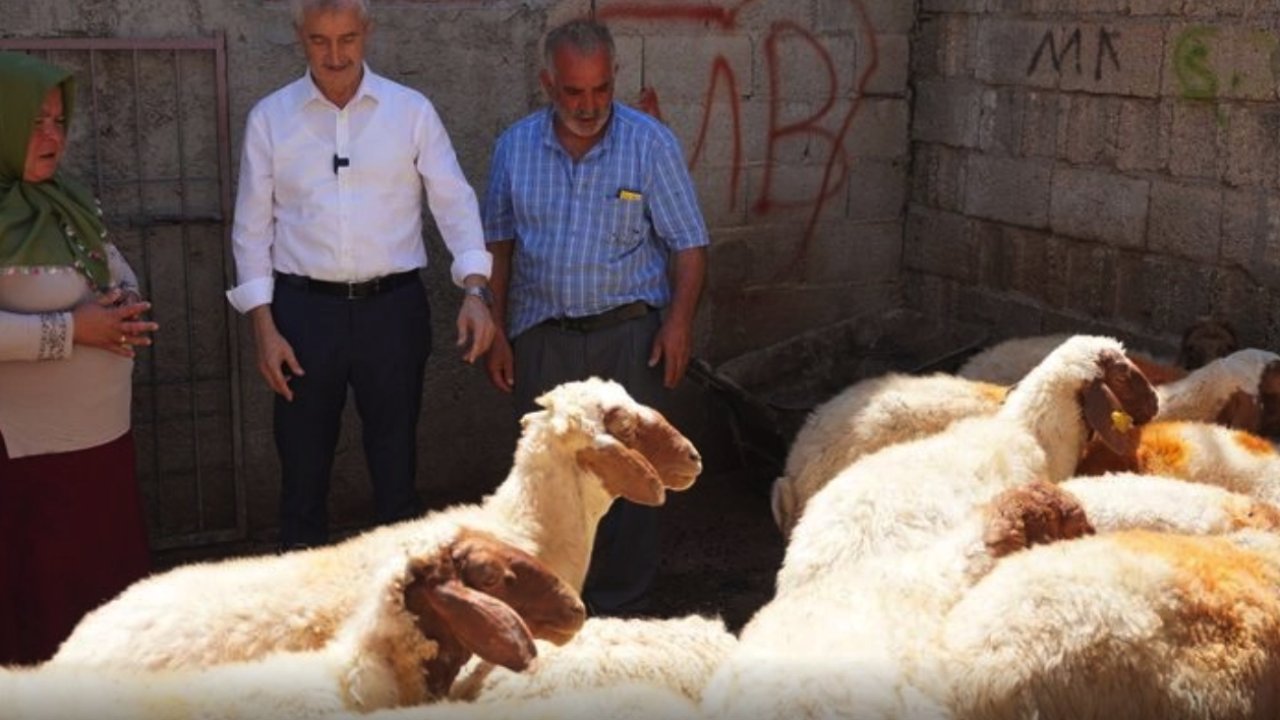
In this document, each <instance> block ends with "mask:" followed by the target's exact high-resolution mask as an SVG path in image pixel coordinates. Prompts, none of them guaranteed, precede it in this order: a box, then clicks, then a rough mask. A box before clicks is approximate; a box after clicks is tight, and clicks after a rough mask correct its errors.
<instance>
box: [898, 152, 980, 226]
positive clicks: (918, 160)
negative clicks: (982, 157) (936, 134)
mask: <svg viewBox="0 0 1280 720" xmlns="http://www.w3.org/2000/svg"><path fill="white" fill-rule="evenodd" d="M915 147H916V152H915V159H914V161H913V165H912V168H911V198H912V201H913V202H915V203H920V204H922V205H926V206H929V207H934V208H938V209H939V210H950V211H952V212H960V211H962V210H963V209H964V178H965V168H966V167H967V166H968V152H967V151H964V150H958V149H956V148H951V147H947V146H946V145H934V144H929V143H916V146H915Z"/></svg>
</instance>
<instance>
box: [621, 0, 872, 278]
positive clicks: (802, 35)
mask: <svg viewBox="0 0 1280 720" xmlns="http://www.w3.org/2000/svg"><path fill="white" fill-rule="evenodd" d="M764 1H765V0H740V2H738V3H736V4H733V5H730V6H727V7H718V6H710V5H705V4H699V5H693V4H687V3H682V2H667V3H662V2H660V3H651V2H643V3H641V2H618V3H610V4H608V5H605V6H604V7H601V8H599V9H598V10H597V12H596V16H597V17H598V18H599V19H601V20H604V21H608V20H613V19H619V20H633V21H634V20H640V21H650V22H654V23H689V24H701V25H712V26H716V27H719V28H721V29H724V30H731V31H732V30H737V29H739V28H738V16H739V14H740V13H741V12H742V10H743V9H744V8H746V7H747V6H749V5H752V4H756V3H758V2H764ZM848 1H849V4H850V6H851V8H852V9H853V11H854V13H855V14H856V17H857V18H858V20H859V25H860V26H861V31H862V35H863V37H862V40H863V42H865V43H866V46H867V48H868V50H869V52H868V57H867V64H866V66H865V67H863V68H861V71H860V73H859V75H858V78H857V83H856V85H855V90H854V96H853V98H852V100H851V103H850V107H849V109H848V110H847V111H846V112H845V115H844V117H843V118H842V119H841V120H840V123H839V129H838V130H836V131H832V130H830V129H829V128H828V127H826V126H825V125H824V123H825V121H827V119H828V117H829V116H830V114H831V113H832V112H833V111H834V110H835V108H836V105H837V101H838V100H839V82H838V73H837V71H836V65H835V63H834V62H833V61H832V58H831V53H830V51H829V50H828V49H827V48H826V47H825V46H824V45H823V43H822V41H821V39H820V38H819V37H818V36H817V35H815V34H814V33H813V32H811V31H809V30H808V29H806V28H804V27H802V26H801V25H799V24H797V23H795V22H791V21H787V20H779V21H775V22H774V23H773V24H772V25H771V26H770V28H769V32H768V35H767V36H766V38H765V42H764V54H765V65H766V69H767V72H768V82H769V88H768V91H769V125H768V130H767V132H766V137H765V162H764V169H763V172H764V174H763V177H762V180H761V187H760V191H759V194H758V195H757V196H756V198H755V201H754V202H753V204H752V209H753V210H754V211H755V212H757V213H760V214H767V213H769V212H770V211H771V210H773V209H775V208H782V207H796V206H801V207H804V206H809V207H811V211H810V213H809V219H808V222H807V223H806V226H805V231H804V235H803V240H802V242H801V244H800V246H799V247H798V248H797V252H796V256H795V257H794V258H793V260H792V262H791V264H790V267H789V268H787V271H788V272H789V271H791V270H795V269H798V266H799V265H800V264H801V263H803V261H804V258H805V257H806V256H807V255H808V249H809V245H810V243H811V242H812V239H813V236H814V234H815V232H816V229H817V226H818V222H819V220H820V218H821V216H822V212H823V210H824V209H825V207H826V205H827V203H828V202H829V201H830V200H831V199H832V198H834V197H836V196H838V194H839V193H840V191H841V190H842V189H843V188H844V186H845V183H846V182H847V181H848V178H849V170H850V160H849V157H848V154H847V152H846V149H845V143H846V139H847V138H848V136H849V133H850V129H851V128H852V126H853V121H854V118H856V117H857V115H858V113H859V111H860V110H861V109H862V103H863V99H864V97H865V95H866V88H867V84H868V82H869V81H870V80H871V78H872V77H873V76H874V75H875V73H876V70H877V68H878V67H879V50H878V47H877V44H876V33H875V28H874V27H873V26H872V24H871V20H870V17H869V15H868V13H867V10H866V7H865V5H864V4H863V2H862V0H848ZM788 38H794V39H798V40H799V41H801V42H802V43H804V44H805V45H807V46H808V47H809V48H810V49H811V50H812V51H813V54H814V56H815V57H816V58H817V65H818V67H817V72H819V73H821V75H822V76H824V77H826V78H827V92H826V97H825V98H824V99H823V103H822V105H821V106H820V109H819V110H818V111H817V112H815V113H813V114H812V115H810V116H809V117H807V118H804V119H803V120H800V121H797V122H790V123H786V124H784V123H783V121H782V109H783V95H784V93H783V90H784V86H785V84H786V82H787V80H788V78H787V77H784V76H783V74H782V71H781V66H782V61H781V58H780V56H779V44H780V43H781V42H782V41H783V40H784V39H788ZM722 88H723V90H724V93H725V94H726V95H727V96H728V98H729V113H730V117H731V119H732V125H731V129H732V133H733V137H732V140H733V144H732V153H733V155H732V160H731V166H732V175H731V178H730V182H731V183H732V186H731V188H730V195H729V202H730V207H736V205H737V189H738V183H739V180H740V178H741V172H742V169H743V165H744V164H743V160H742V120H741V115H742V101H741V95H739V93H738V80H737V75H736V73H735V71H734V68H733V66H732V64H731V63H730V62H729V60H728V58H726V57H725V56H724V55H722V54H717V55H715V57H713V58H712V60H711V65H710V68H709V71H708V82H707V90H706V93H705V95H704V97H703V105H702V118H701V122H700V124H699V128H698V134H697V138H696V139H695V140H694V144H693V151H692V152H691V153H690V160H689V164H690V167H696V166H697V163H698V161H699V160H700V159H701V158H702V153H703V149H704V147H705V146H706V143H707V140H708V134H709V132H710V129H711V115H712V111H713V109H714V106H715V103H716V99H717V91H718V90H721V89H722ZM642 105H643V106H644V107H645V108H646V109H648V110H649V111H650V112H652V113H654V114H655V115H658V116H659V117H661V110H660V104H659V101H658V92H657V89H656V88H652V87H650V88H646V89H645V96H644V98H642ZM797 137H800V138H804V137H808V138H818V139H821V140H822V141H823V142H825V143H826V144H827V145H828V146H829V151H828V154H827V159H826V164H825V167H824V170H823V177H822V183H821V185H820V186H819V188H818V190H817V191H816V192H815V193H814V194H813V195H812V197H810V198H807V199H803V200H799V201H796V200H791V201H781V200H778V199H776V198H775V197H774V185H773V183H774V170H775V167H776V166H777V165H778V155H777V150H778V144H779V143H780V142H781V141H783V140H787V139H793V138H797Z"/></svg>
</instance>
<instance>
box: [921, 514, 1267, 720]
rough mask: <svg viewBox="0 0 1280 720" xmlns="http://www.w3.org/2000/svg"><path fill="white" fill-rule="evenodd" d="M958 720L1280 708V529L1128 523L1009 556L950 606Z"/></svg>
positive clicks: (948, 630)
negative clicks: (1210, 532)
mask: <svg viewBox="0 0 1280 720" xmlns="http://www.w3.org/2000/svg"><path fill="white" fill-rule="evenodd" d="M936 652H938V653H939V654H940V655H941V656H942V657H943V661H942V662H943V663H945V666H946V667H947V669H948V672H949V673H950V678H949V688H950V689H949V693H948V696H947V697H948V700H947V705H948V710H949V712H950V714H951V715H952V717H953V718H956V720H968V719H970V718H973V719H974V720H977V719H979V718H980V719H981V720H1014V719H1017V720H1023V719H1029V718H1038V719H1039V720H1057V719H1059V718H1061V719H1064V720H1065V719H1066V718H1084V717H1092V718H1107V717H1117V718H1120V717H1123V718H1130V719H1132V720H1143V719H1145V718H1150V719H1151V720H1156V719H1159V720H1178V719H1186V720H1192V719H1197V720H1199V719H1202V718H1214V719H1215V720H1237V719H1239V720H1243V719H1245V718H1252V719H1256V720H1262V719H1263V718H1275V717H1277V716H1280V672H1278V670H1280V535H1277V534H1275V533H1271V532H1264V531H1258V530H1245V531H1241V532H1238V533H1234V534H1232V535H1227V536H1220V537H1196V536H1188V535H1178V534H1167V533H1153V532H1148V531H1129V532H1119V533H1107V534H1100V535H1097V536H1095V537H1091V538H1083V539H1079V540H1075V541H1072V542H1070V543H1061V544H1057V545H1050V546H1046V547H1041V548H1035V549H1032V550H1030V551H1028V552H1025V553H1020V554H1018V555H1016V556H1012V557H1009V558H1007V559H1005V560H1003V561H1002V562H1001V563H1000V564H999V565H998V566H997V567H995V568H994V569H993V570H992V571H991V573H990V574H988V575H987V576H986V577H984V578H983V579H981V580H980V581H979V582H978V583H977V584H976V585H975V586H974V587H972V588H971V589H970V590H969V591H968V592H967V593H966V595H965V596H964V598H963V599H962V600H961V601H960V602H958V603H956V605H955V606H954V607H952V608H951V610H950V611H949V612H948V613H947V616H946V619H945V622H944V628H943V632H942V635H941V643H940V645H939V646H938V647H937V648H936Z"/></svg>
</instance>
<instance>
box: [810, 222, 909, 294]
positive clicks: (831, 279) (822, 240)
mask: <svg viewBox="0 0 1280 720" xmlns="http://www.w3.org/2000/svg"><path fill="white" fill-rule="evenodd" d="M815 230H816V232H815V234H814V236H813V238H812V239H811V241H810V243H809V246H808V251H807V252H806V253H805V257H804V261H803V262H804V264H803V268H804V282H806V283H812V284H815V285H826V284H834V283H860V284H865V283H873V284H874V283H893V282H897V280H898V274H899V271H900V270H901V269H902V245H903V231H902V223H901V222H900V221H894V222H880V223H859V224H850V223H840V224H835V223H827V224H822V225H819V226H818V227H817V228H815Z"/></svg>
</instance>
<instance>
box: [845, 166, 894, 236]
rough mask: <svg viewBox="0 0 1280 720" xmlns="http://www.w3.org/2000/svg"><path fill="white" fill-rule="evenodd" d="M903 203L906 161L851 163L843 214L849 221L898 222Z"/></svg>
mask: <svg viewBox="0 0 1280 720" xmlns="http://www.w3.org/2000/svg"><path fill="white" fill-rule="evenodd" d="M906 199H907V163H906V161H904V160H884V159H879V158H855V159H854V161H853V166H852V167H851V168H850V171H849V201H848V210H847V211H846V213H845V216H846V217H847V218H849V220H852V221H854V222H868V221H888V220H893V221H898V222H901V219H902V217H903V213H904V212H905V205H906Z"/></svg>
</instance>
